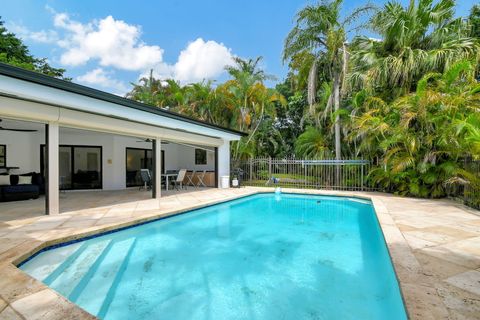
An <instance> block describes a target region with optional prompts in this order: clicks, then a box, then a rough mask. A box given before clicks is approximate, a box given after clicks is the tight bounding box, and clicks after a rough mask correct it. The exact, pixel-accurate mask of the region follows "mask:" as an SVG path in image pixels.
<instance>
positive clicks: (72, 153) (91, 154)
mask: <svg viewBox="0 0 480 320" xmlns="http://www.w3.org/2000/svg"><path fill="white" fill-rule="evenodd" d="M45 159H46V158H45V145H42V150H41V153H40V162H41V170H42V174H44V172H45V171H46V170H45V166H46V163H45ZM58 160H59V176H60V181H59V182H60V189H61V190H78V189H102V147H98V146H71V145H62V146H60V148H59V158H58Z"/></svg>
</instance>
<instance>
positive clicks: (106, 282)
mask: <svg viewBox="0 0 480 320" xmlns="http://www.w3.org/2000/svg"><path fill="white" fill-rule="evenodd" d="M135 244H136V239H135V238H128V239H125V240H121V241H119V240H116V239H113V240H104V241H100V242H98V243H93V244H92V243H89V242H85V243H83V244H82V245H80V246H79V247H78V248H77V249H76V250H75V251H73V250H72V252H71V254H70V255H69V256H66V258H65V259H64V261H63V262H61V263H57V267H56V268H55V269H54V270H53V272H51V273H50V274H49V275H48V276H46V277H45V278H44V279H39V280H42V281H43V282H44V283H45V284H46V285H48V286H50V287H52V288H53V289H55V290H57V291H58V292H59V293H60V294H62V295H63V296H65V297H68V299H69V300H70V301H72V302H74V303H77V304H81V305H82V306H83V308H84V309H85V310H87V311H88V312H90V313H91V314H94V315H97V316H99V317H102V315H103V316H105V314H106V312H107V311H108V307H109V306H110V303H111V302H112V298H113V296H114V295H115V291H116V288H117V284H118V283H119V280H120V278H121V277H122V275H123V273H124V272H125V269H126V267H127V265H128V260H129V258H130V256H131V253H132V251H133V248H134V247H135ZM106 266H108V268H106V269H107V270H109V272H108V273H97V271H98V269H99V268H101V267H102V268H103V269H104V270H105V267H106ZM92 295H95V296H97V297H104V298H103V299H92V298H91V296H92Z"/></svg>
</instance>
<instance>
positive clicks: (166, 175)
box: [162, 173, 178, 191]
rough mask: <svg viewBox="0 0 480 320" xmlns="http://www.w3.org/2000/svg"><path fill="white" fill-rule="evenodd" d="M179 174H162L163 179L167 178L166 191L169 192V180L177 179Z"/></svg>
mask: <svg viewBox="0 0 480 320" xmlns="http://www.w3.org/2000/svg"><path fill="white" fill-rule="evenodd" d="M177 175H178V173H162V177H165V190H167V191H168V185H169V183H168V182H169V179H170V178H176V177H177Z"/></svg>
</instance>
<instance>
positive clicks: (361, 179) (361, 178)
mask: <svg viewBox="0 0 480 320" xmlns="http://www.w3.org/2000/svg"><path fill="white" fill-rule="evenodd" d="M363 166H364V164H363V160H362V165H361V166H360V167H361V170H362V171H361V173H360V175H361V177H360V181H361V182H360V183H361V185H362V191H363V190H364V187H363V174H364V173H363Z"/></svg>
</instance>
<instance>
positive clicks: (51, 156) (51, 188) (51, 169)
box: [46, 122, 60, 215]
mask: <svg viewBox="0 0 480 320" xmlns="http://www.w3.org/2000/svg"><path fill="white" fill-rule="evenodd" d="M59 140H60V138H59V126H58V123H55V122H50V123H48V132H47V141H46V143H47V149H48V151H47V152H48V155H47V159H48V162H47V167H48V168H47V171H48V176H47V179H48V180H47V181H48V188H47V193H48V194H47V200H46V201H47V214H49V215H52V214H59V213H60V201H59V181H60V180H59V169H58V164H59V160H58V158H59V146H58V145H59Z"/></svg>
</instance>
